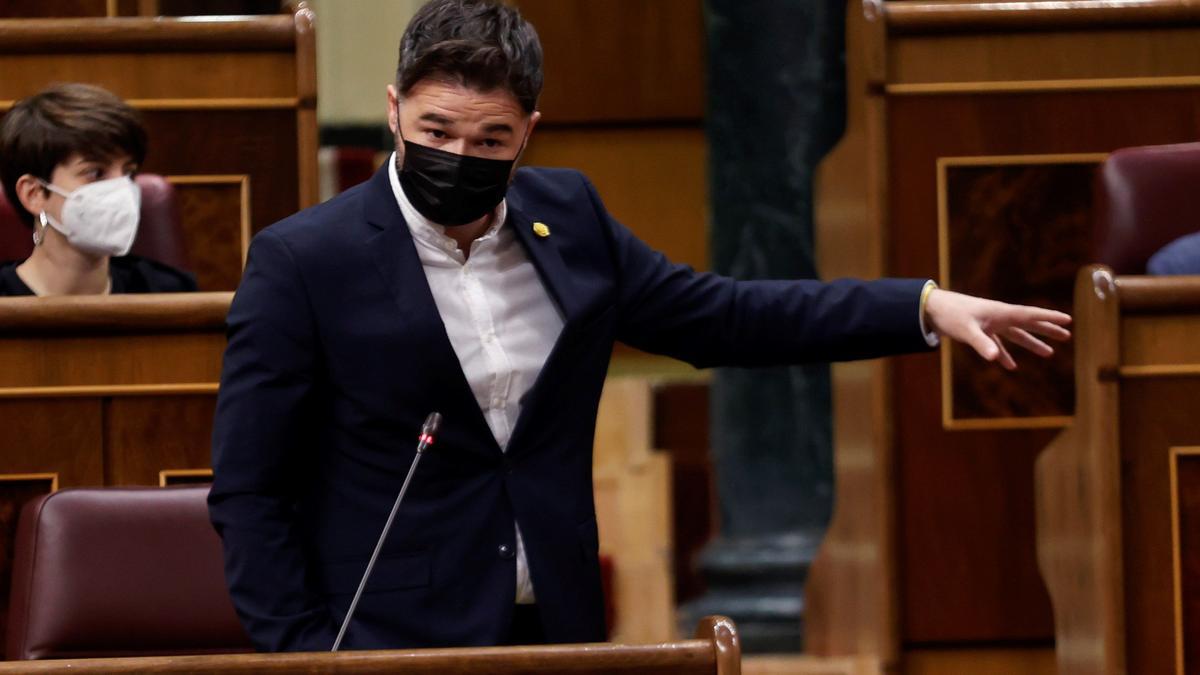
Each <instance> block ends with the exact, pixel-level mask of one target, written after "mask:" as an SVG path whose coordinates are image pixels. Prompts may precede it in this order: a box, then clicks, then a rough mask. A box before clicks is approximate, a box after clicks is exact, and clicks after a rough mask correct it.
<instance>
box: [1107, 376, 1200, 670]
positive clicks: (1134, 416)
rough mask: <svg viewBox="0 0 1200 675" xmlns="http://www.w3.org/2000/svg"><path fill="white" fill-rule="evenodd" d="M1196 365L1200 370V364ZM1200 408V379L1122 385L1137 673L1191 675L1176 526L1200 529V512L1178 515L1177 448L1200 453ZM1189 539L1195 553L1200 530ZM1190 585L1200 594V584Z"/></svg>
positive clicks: (1133, 666) (1128, 611) (1132, 666)
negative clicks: (1179, 618)
mask: <svg viewBox="0 0 1200 675" xmlns="http://www.w3.org/2000/svg"><path fill="white" fill-rule="evenodd" d="M1192 362H1193V363H1200V359H1195V358H1194V359H1192ZM1197 400H1200V376H1190V377H1150V378H1121V381H1120V411H1121V412H1120V430H1121V431H1120V433H1121V435H1120V443H1121V445H1120V461H1121V504H1122V521H1123V526H1122V532H1123V534H1124V537H1123V540H1124V541H1123V560H1124V585H1125V654H1126V663H1125V666H1126V668H1127V669H1128V672H1130V673H1171V672H1179V673H1180V675H1182V674H1183V673H1184V672H1190V671H1175V665H1176V654H1177V649H1178V648H1179V647H1180V645H1178V644H1176V643H1175V638H1176V625H1175V624H1176V621H1175V620H1176V615H1175V611H1174V608H1175V607H1176V605H1177V604H1178V602H1179V600H1180V598H1179V596H1178V595H1177V590H1176V588H1175V584H1174V574H1173V573H1172V568H1173V566H1174V564H1175V562H1176V561H1178V560H1179V557H1180V553H1181V551H1177V550H1176V549H1175V546H1174V545H1173V544H1174V537H1173V533H1172V529H1171V523H1172V518H1175V517H1179V518H1181V519H1182V522H1187V523H1189V524H1193V523H1195V522H1196V518H1197V516H1198V515H1200V512H1197V511H1194V510H1189V511H1183V510H1177V509H1173V508H1172V506H1173V505H1172V501H1173V495H1174V493H1173V492H1172V486H1171V482H1170V475H1171V472H1172V468H1173V467H1172V453H1171V448H1172V447H1181V446H1196V445H1200V423H1198V422H1197V418H1196V410H1195V408H1194V406H1193V405H1191V404H1192V402H1194V401H1197ZM1193 466H1194V464H1189V465H1188V468H1191V467H1193ZM1183 476H1184V477H1185V478H1189V477H1191V476H1193V473H1192V472H1189V471H1186V470H1185V473H1184V474H1183ZM1193 501H1194V499H1191V500H1187V499H1185V500H1184V501H1181V502H1179V504H1180V505H1181V506H1188V505H1190V504H1191V503H1192V502H1193ZM1189 534H1190V535H1191V536H1190V537H1189V538H1188V540H1187V541H1188V542H1189V543H1192V545H1193V547H1194V542H1195V539H1194V536H1195V530H1192V531H1190V532H1189ZM1187 552H1188V553H1189V554H1190V557H1188V558H1184V559H1183V560H1182V563H1183V564H1185V565H1187V566H1188V569H1189V571H1191V569H1193V568H1195V567H1196V565H1197V563H1198V562H1200V561H1198V559H1197V558H1196V550H1195V549H1194V548H1189V549H1188V550H1187ZM1184 578H1185V579H1186V580H1187V583H1188V588H1189V589H1190V590H1193V592H1194V585H1195V584H1196V583H1198V582H1200V577H1198V576H1187V577H1184ZM1192 597H1193V598H1194V597H1195V596H1194V595H1193V596H1192ZM1192 628H1193V629H1194V628H1195V625H1193V626H1192ZM1195 635H1196V633H1195V632H1192V633H1189V634H1185V635H1184V636H1183V637H1184V642H1185V644H1188V643H1195ZM1192 649H1193V650H1194V649H1195V647H1194V646H1193V647H1192Z"/></svg>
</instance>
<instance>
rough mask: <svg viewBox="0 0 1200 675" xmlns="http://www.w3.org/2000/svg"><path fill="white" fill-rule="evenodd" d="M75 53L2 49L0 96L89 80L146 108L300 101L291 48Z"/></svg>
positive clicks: (15, 96)
mask: <svg viewBox="0 0 1200 675" xmlns="http://www.w3.org/2000/svg"><path fill="white" fill-rule="evenodd" d="M2 34H3V31H0V35H2ZM70 56H71V58H70V59H66V58H64V55H63V54H53V53H41V54H36V53H35V54H6V53H3V50H2V49H0V65H2V66H3V68H4V73H5V76H4V83H3V84H2V85H0V100H4V101H14V100H18V99H22V98H25V97H26V96H31V95H33V94H36V93H37V92H39V91H41V90H42V89H45V88H46V86H47V85H49V84H51V83H52V82H88V83H90V84H95V85H99V86H101V87H104V88H105V89H108V90H109V91H111V92H113V93H114V94H117V95H118V96H120V97H122V98H124V99H126V100H129V101H132V102H133V103H134V104H136V105H138V106H139V107H144V108H145V107H155V106H156V105H159V106H161V105H171V102H173V101H180V102H183V103H181V104H180V105H191V104H192V103H193V102H196V103H197V104H203V103H205V102H208V103H209V104H210V105H219V104H221V103H222V102H230V103H226V105H238V102H239V101H246V102H254V101H264V100H265V101H267V102H268V103H270V102H277V103H275V105H287V104H289V103H290V104H291V105H293V106H294V105H295V99H296V88H295V83H294V81H289V78H291V79H292V80H294V79H295V77H296V63H295V61H294V59H293V58H292V56H291V54H289V53H286V52H262V53H253V52H252V53H239V52H234V53H213V52H185V53H178V54H171V53H158V54H144V53H129V52H120V53H115V54H107V53H98V54H71V55H70ZM185 74H186V76H184V75H185ZM156 102H162V103H156ZM242 105H245V104H242ZM5 107H6V108H7V106H5Z"/></svg>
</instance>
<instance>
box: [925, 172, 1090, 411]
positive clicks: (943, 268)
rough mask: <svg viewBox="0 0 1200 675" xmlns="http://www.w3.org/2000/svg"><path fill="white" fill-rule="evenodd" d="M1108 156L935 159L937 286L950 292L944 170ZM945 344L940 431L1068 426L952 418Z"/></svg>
mask: <svg viewBox="0 0 1200 675" xmlns="http://www.w3.org/2000/svg"><path fill="white" fill-rule="evenodd" d="M1107 158H1108V153H1103V152H1097V153H1073V154H1048V155H979V156H968V157H938V158H937V209H938V223H937V227H938V285H940V286H941V287H942V288H945V289H947V290H953V285H952V284H951V283H950V281H951V276H950V274H951V270H950V207H949V198H948V197H949V196H948V194H947V187H946V183H947V177H946V175H947V170H948V169H951V168H954V167H962V166H1038V165H1051V164H1099V163H1101V162H1103V161H1104V160H1105V159H1107ZM950 349H951V346H950V341H949V340H942V345H941V347H940V348H939V355H940V357H941V362H942V363H941V365H942V368H941V371H942V372H941V375H942V377H941V389H942V427H943V428H945V429H946V430H948V431H978V430H987V429H993V430H1007V429H1058V428H1063V427H1067V426H1070V425H1071V420H1072V419H1073V418H1072V417H1071V416H1070V415H1051V416H1043V417H989V418H971V419H958V418H955V417H954V399H953V382H954V370H953V369H954V363H953V358H952V354H951V351H950Z"/></svg>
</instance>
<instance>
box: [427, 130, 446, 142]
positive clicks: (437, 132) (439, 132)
mask: <svg viewBox="0 0 1200 675" xmlns="http://www.w3.org/2000/svg"><path fill="white" fill-rule="evenodd" d="M429 135H430V136H433V137H434V138H436V139H439V140H440V139H443V138H445V137H446V132H444V131H442V130H441V129H430V130H429Z"/></svg>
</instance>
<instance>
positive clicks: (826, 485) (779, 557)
mask: <svg viewBox="0 0 1200 675" xmlns="http://www.w3.org/2000/svg"><path fill="white" fill-rule="evenodd" d="M705 10H706V22H707V27H708V44H709V67H708V76H709V108H708V139H709V144H710V157H711V159H710V162H711V165H710V182H711V192H712V214H713V219H712V232H711V238H712V258H713V260H712V262H713V269H714V270H715V271H717V272H719V273H722V274H726V275H730V276H734V277H736V278H739V279H798V278H812V277H816V276H817V269H816V264H815V252H814V241H813V229H814V228H813V203H812V200H813V175H814V172H815V169H816V166H817V163H818V162H819V161H820V160H821V158H822V157H823V156H824V155H825V154H826V153H827V152H828V151H829V150H830V149H831V148H832V147H833V145H834V144H835V143H836V142H837V140H838V138H839V137H840V135H841V134H842V131H843V128H844V123H845V122H844V120H845V67H844V35H845V12H846V5H845V4H844V3H842V2H833V1H831V0H705ZM797 356H798V357H800V356H803V355H800V354H798V355H797ZM711 404H712V418H713V421H712V443H713V457H714V461H715V464H716V471H717V488H718V498H719V501H720V517H721V522H720V533H719V536H718V538H717V539H716V540H715V541H714V542H713V543H712V544H711V545H710V546H709V547H708V549H707V550H706V551H705V553H704V554H703V556H702V560H701V561H700V564H701V565H702V568H703V570H704V573H705V579H706V581H707V582H708V588H709V592H708V594H707V595H705V596H704V597H702V598H700V599H699V600H697V601H695V602H693V603H689V604H688V605H687V606H685V607H684V608H683V609H682V614H681V617H680V620H681V622H682V624H683V625H684V626H694V625H695V623H694V622H695V620H696V618H697V617H699V616H702V615H704V614H707V613H720V614H726V615H728V616H730V617H731V618H733V619H734V620H735V621H736V622H737V624H738V626H739V628H740V629H741V633H742V640H743V646H744V648H745V649H746V650H747V651H749V652H781V651H798V650H800V649H801V646H802V623H803V613H804V600H803V587H804V582H805V579H806V577H807V573H808V568H809V565H810V564H811V562H812V560H813V558H814V557H815V555H816V552H817V548H818V546H819V544H820V540H821V537H822V535H823V533H824V531H825V528H826V526H827V524H828V521H829V517H830V512H831V509H832V504H833V453H832V447H831V439H830V435H831V429H830V425H831V412H830V383H829V368H828V366H826V365H811V366H800V367H790V368H771V369H753V370H739V369H728V370H720V371H718V372H717V373H716V374H715V376H714V379H713V384H712V399H711ZM687 630H690V628H687Z"/></svg>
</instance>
